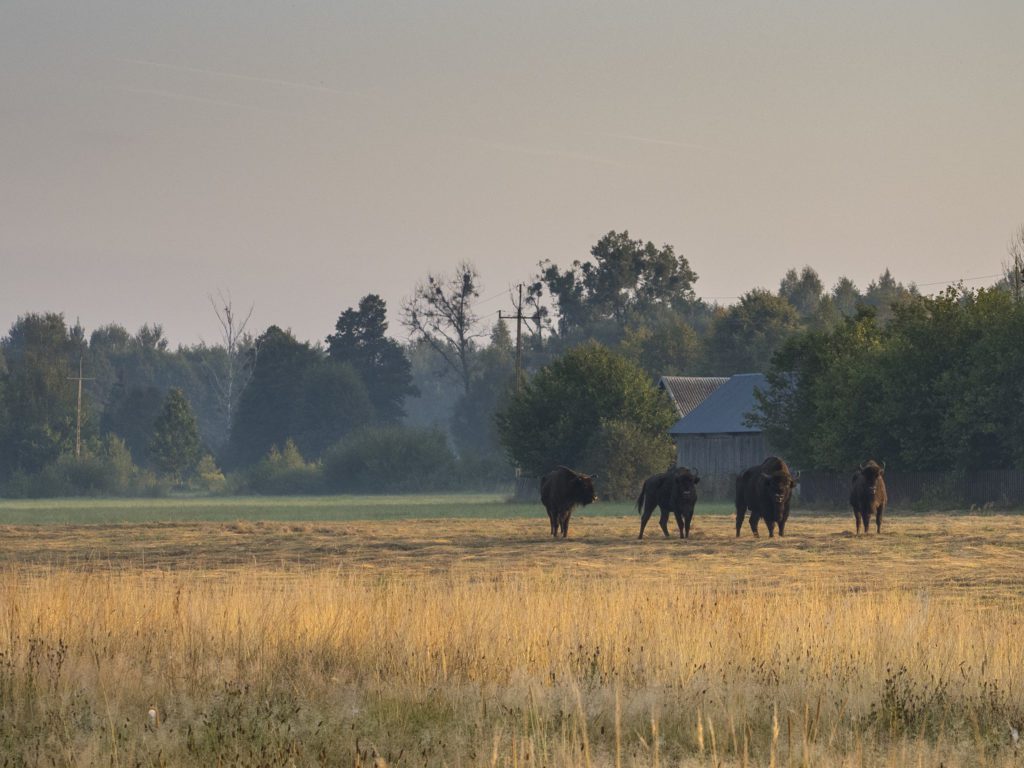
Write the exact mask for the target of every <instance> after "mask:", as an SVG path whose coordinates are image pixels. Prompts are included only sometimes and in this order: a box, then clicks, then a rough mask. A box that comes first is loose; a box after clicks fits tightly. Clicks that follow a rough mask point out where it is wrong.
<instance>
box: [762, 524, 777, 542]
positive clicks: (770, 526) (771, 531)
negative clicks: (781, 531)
mask: <svg viewBox="0 0 1024 768" xmlns="http://www.w3.org/2000/svg"><path fill="white" fill-rule="evenodd" d="M764 523H765V525H767V526H768V538H769V539H774V538H775V521H774V520H765V521H764Z"/></svg>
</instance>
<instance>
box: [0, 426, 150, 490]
mask: <svg viewBox="0 0 1024 768" xmlns="http://www.w3.org/2000/svg"><path fill="white" fill-rule="evenodd" d="M164 491H166V487H165V485H162V484H161V483H159V482H158V481H157V479H156V477H155V476H154V475H153V474H152V473H151V472H141V471H140V470H139V468H138V467H136V466H135V463H134V462H133V461H132V456H131V453H129V451H128V448H127V447H125V444H124V441H123V440H122V439H121V438H119V437H117V436H116V435H107V436H106V437H105V438H103V440H102V442H100V443H99V444H98V445H94V446H86V447H85V448H84V449H83V450H82V455H81V457H80V458H76V457H75V456H73V455H71V454H68V453H65V454H62V455H61V456H59V457H58V458H57V460H56V461H54V462H52V463H50V464H48V465H46V466H45V467H43V468H42V469H41V470H39V472H36V473H35V474H28V473H25V472H20V471H19V472H15V473H14V474H13V475H12V476H11V478H10V479H9V480H8V482H7V484H6V485H5V486H4V495H5V496H10V497H16V498H47V497H54V496H137V495H157V494H160V493H163V492H164Z"/></svg>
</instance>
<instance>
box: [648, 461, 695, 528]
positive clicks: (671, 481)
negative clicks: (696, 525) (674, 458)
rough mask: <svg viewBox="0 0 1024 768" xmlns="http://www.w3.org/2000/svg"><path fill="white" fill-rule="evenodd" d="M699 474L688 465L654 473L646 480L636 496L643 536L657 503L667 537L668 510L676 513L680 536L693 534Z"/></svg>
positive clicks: (660, 524) (660, 522)
mask: <svg viewBox="0 0 1024 768" xmlns="http://www.w3.org/2000/svg"><path fill="white" fill-rule="evenodd" d="M699 482H700V476H699V475H698V474H697V471H696V470H692V471H691V470H689V469H687V468H686V467H678V468H677V467H673V468H672V469H670V470H669V471H668V472H660V473H658V474H657V475H651V476H650V477H649V478H647V479H646V480H645V481H644V485H643V488H641V489H640V496H639V497H638V498H637V500H636V511H637V513H638V514H639V515H641V517H640V536H639V538H641V539H642V538H643V537H644V528H646V527H647V521H648V520H650V519H651V514H652V513H653V512H654V508H655V507H659V508H660V509H661V519H660V520H659V521H658V525H659V526H661V530H662V531H663V532H664V534H665V538H668V514H669V512H672V514H674V515H675V517H676V525H678V526H679V538H681V539H688V538H690V521H692V520H693V507H694V505H695V504H696V503H697V483H699Z"/></svg>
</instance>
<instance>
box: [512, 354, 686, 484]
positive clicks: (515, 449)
mask: <svg viewBox="0 0 1024 768" xmlns="http://www.w3.org/2000/svg"><path fill="white" fill-rule="evenodd" d="M496 418H497V423H498V429H499V432H500V433H501V440H502V443H503V444H504V446H505V449H506V451H507V452H508V455H509V456H510V457H511V458H512V459H513V460H514V461H515V463H516V464H517V465H518V466H519V467H521V468H522V469H523V470H524V471H525V472H526V473H527V474H530V475H532V476H534V477H540V476H541V475H543V474H544V473H545V472H547V471H549V470H550V469H551V468H552V467H555V466H557V465H559V464H564V465H566V466H569V467H573V468H575V469H580V470H584V471H586V472H588V473H590V474H595V473H596V474H599V475H605V474H607V471H608V469H609V467H608V466H605V465H604V464H602V463H591V462H593V461H596V460H600V461H602V462H603V461H611V460H612V459H613V454H614V452H615V451H614V446H613V445H611V444H610V443H609V444H608V445H607V446H606V447H605V448H601V441H602V440H605V441H607V440H610V439H611V438H610V437H601V434H600V433H601V432H602V430H605V429H609V428H608V427H605V426H604V423H605V421H606V420H607V421H614V422H621V423H622V424H628V425H632V427H633V430H634V432H631V433H630V434H631V435H632V438H631V439H632V440H633V442H634V443H635V444H636V446H640V445H642V444H643V442H644V441H645V440H646V441H650V443H651V444H652V445H662V444H664V441H665V439H666V432H667V430H668V428H669V427H670V426H671V425H672V423H673V421H675V419H676V414H675V410H674V409H673V408H672V405H671V403H670V402H669V400H668V397H667V396H666V395H665V393H664V392H661V391H659V390H658V389H657V387H655V386H653V384H652V383H651V381H650V380H649V379H648V378H647V375H646V374H644V372H643V371H642V370H640V369H639V368H638V367H637V366H636V365H634V364H633V363H630V362H629V361H628V360H626V359H625V358H623V357H621V356H619V355H616V354H614V353H612V352H611V351H609V350H608V349H607V348H605V347H603V346H601V345H600V344H596V343H588V344H582V345H580V346H579V347H576V348H575V349H573V350H571V351H570V352H568V353H566V354H565V356H563V357H562V358H560V359H558V360H556V361H555V362H553V363H551V364H550V365H548V366H546V367H544V368H543V369H541V371H539V372H538V373H537V375H536V376H534V377H533V379H531V380H530V381H529V382H528V383H527V384H526V386H525V387H523V389H522V390H521V392H520V393H519V394H517V395H516V396H515V397H513V398H512V400H511V401H510V402H509V404H508V407H507V408H505V409H504V410H503V411H501V412H500V413H499V414H498V415H497V417H496ZM619 429H621V428H619ZM627 463H628V462H627ZM658 463H659V465H662V464H663V466H659V469H663V468H664V466H667V465H668V461H667V460H666V461H665V462H660V461H659V462H658Z"/></svg>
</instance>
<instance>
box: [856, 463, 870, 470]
mask: <svg viewBox="0 0 1024 768" xmlns="http://www.w3.org/2000/svg"><path fill="white" fill-rule="evenodd" d="M867 465H868V463H867V462H866V461H862V462H861V464H860V466H859V467H858V469H864V467H866V466H867Z"/></svg>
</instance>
